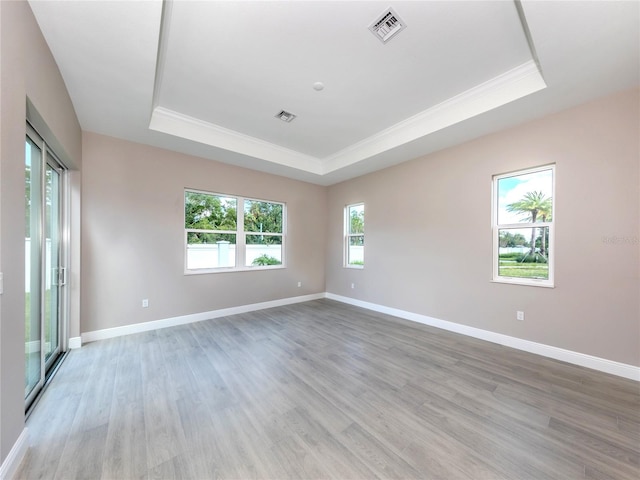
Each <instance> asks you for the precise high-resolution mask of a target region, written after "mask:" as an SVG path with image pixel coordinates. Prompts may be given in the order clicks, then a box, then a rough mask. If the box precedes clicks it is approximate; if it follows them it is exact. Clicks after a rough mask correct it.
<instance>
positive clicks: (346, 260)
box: [342, 202, 365, 269]
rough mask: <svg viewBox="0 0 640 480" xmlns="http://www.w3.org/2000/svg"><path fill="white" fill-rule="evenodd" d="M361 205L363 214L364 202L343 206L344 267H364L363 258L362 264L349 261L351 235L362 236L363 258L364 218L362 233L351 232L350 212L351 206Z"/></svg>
mask: <svg viewBox="0 0 640 480" xmlns="http://www.w3.org/2000/svg"><path fill="white" fill-rule="evenodd" d="M359 206H362V212H363V216H364V211H365V206H364V202H358V203H351V204H349V205H345V207H344V239H343V262H342V264H343V267H344V268H356V269H363V268H364V260H363V261H362V265H358V264H352V263H349V246H350V240H351V238H353V237H362V258H363V259H364V237H365V231H364V218H363V229H362V233H351V214H350V211H351V209H352V208H353V207H359Z"/></svg>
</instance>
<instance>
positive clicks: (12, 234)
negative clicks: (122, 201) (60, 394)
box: [0, 1, 82, 462]
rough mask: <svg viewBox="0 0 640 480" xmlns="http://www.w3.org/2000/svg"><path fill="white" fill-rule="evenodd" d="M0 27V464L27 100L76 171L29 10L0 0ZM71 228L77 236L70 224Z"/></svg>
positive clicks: (73, 140)
mask: <svg viewBox="0 0 640 480" xmlns="http://www.w3.org/2000/svg"><path fill="white" fill-rule="evenodd" d="M0 22H1V24H0V75H1V80H0V88H1V90H0V205H1V207H0V208H1V211H0V271H2V272H3V274H4V293H3V295H2V296H0V302H1V303H0V316H1V321H0V462H3V461H4V460H5V458H6V456H7V454H8V453H9V451H10V450H11V448H12V447H13V445H14V444H15V442H16V440H17V439H18V436H19V435H20V433H21V432H22V430H23V428H24V262H25V259H24V231H25V225H24V198H25V197H24V138H25V132H26V129H25V119H26V115H27V112H26V103H27V97H28V98H29V99H30V101H31V103H32V105H33V107H35V110H37V112H38V114H39V116H40V118H41V119H43V120H44V121H45V122H46V123H47V125H48V126H49V127H50V130H49V131H48V132H42V133H43V134H44V135H45V136H46V137H48V138H47V140H49V141H51V140H53V143H55V144H56V147H57V149H58V150H60V152H59V153H60V155H61V156H62V157H63V158H64V159H65V160H66V161H67V162H68V163H69V164H70V165H69V166H71V167H74V168H76V169H78V168H80V164H81V157H80V155H81V150H82V147H81V141H82V137H81V132H80V126H79V124H78V120H77V118H76V115H75V113H74V110H73V105H72V103H71V100H70V99H69V95H68V94H67V91H66V88H65V85H64V81H63V79H62V77H61V75H60V72H59V71H58V68H57V66H56V63H55V61H54V60H53V57H52V56H51V53H50V52H49V49H48V47H47V45H46V43H45V41H44V38H43V37H42V35H41V33H40V30H39V29H38V25H37V23H36V21H35V18H34V17H33V15H32V13H31V9H30V7H29V5H28V4H27V3H26V2H24V1H19V2H4V1H0ZM52 137H55V138H52ZM77 220H78V219H77V218H76V221H77ZM74 227H75V230H76V231H79V225H77V223H76V224H75V225H74ZM76 247H77V245H76ZM73 268H74V269H76V270H75V272H76V273H77V269H78V268H79V266H78V265H75V264H74V267H73ZM74 287H75V288H78V285H77V284H75V285H74ZM76 305H77V301H76ZM76 322H77V312H76ZM76 329H77V328H76Z"/></svg>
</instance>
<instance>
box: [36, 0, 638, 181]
mask: <svg viewBox="0 0 640 480" xmlns="http://www.w3.org/2000/svg"><path fill="white" fill-rule="evenodd" d="M30 4H31V6H32V9H33V11H34V14H35V16H36V18H37V20H38V23H39V25H40V27H41V29H42V32H43V34H44V36H45V38H46V40H47V42H48V44H49V46H50V48H51V51H52V53H53V55H54V57H55V58H56V61H57V62H58V65H59V68H60V71H61V72H62V75H63V77H64V80H65V82H66V84H67V88H68V90H69V93H70V95H71V99H72V101H73V103H74V107H75V109H76V112H77V114H78V118H79V120H80V124H81V126H82V128H83V129H84V130H87V131H93V132H97V133H101V134H104V135H110V136H114V137H118V138H123V139H127V140H132V141H136V142H140V143H145V144H149V145H154V146H158V147H162V148H167V149H170V150H175V151H178V152H183V153H188V154H192V155H198V156H201V157H204V158H209V159H213V160H219V161H222V162H226V163H231V164H235V165H240V166H244V167H249V168H254V169H257V170H261V171H265V172H271V173H275V174H279V175H286V176H289V177H292V178H297V179H300V180H306V181H310V182H314V183H318V184H322V185H329V184H332V183H336V182H339V181H342V180H345V179H348V178H351V177H354V176H357V175H361V174H364V173H368V172H371V171H374V170H377V169H380V168H384V167H386V166H389V165H393V164H396V163H399V162H403V161H406V160H409V159H411V158H415V157H418V156H421V155H424V154H426V153H430V152H432V151H436V150H439V149H442V148H446V147H448V146H451V145H455V144H458V143H461V142H464V141H467V140H470V139H472V138H476V137H478V136H480V135H484V134H486V133H489V132H493V131H497V130H500V129H503V128H507V127H509V126H511V125H516V124H519V123H522V122H524V121H527V120H530V119H533V118H537V117H540V116H542V115H545V114H549V113H552V112H555V111H558V110H561V109H563V108H567V107H570V106H573V105H576V104H579V103H582V102H585V101H587V100H589V99H592V98H596V97H599V96H602V95H606V94H608V93H611V92H614V91H618V90H621V89H625V88H630V87H632V86H635V85H638V84H640V3H638V2H636V1H630V2H592V1H589V2H555V1H549V2H532V1H527V0H525V1H522V2H516V3H514V2H512V1H469V2H457V1H443V2H434V1H404V2H395V1H387V2H377V1H336V2H331V1H315V2H314V1H280V2H278V1H270V2H263V1H257V2H247V1H207V2H191V1H175V2H164V3H163V2H161V1H148V2H139V1H125V2H115V1H55V0H54V1H30ZM389 7H392V8H393V9H394V10H395V12H396V13H397V15H398V16H399V17H400V18H401V19H402V20H403V21H404V22H405V23H406V25H407V27H406V28H405V29H404V30H402V31H400V32H399V33H398V34H397V35H395V36H394V37H393V38H392V39H391V40H390V41H389V42H388V43H386V44H384V43H382V42H381V41H379V40H378V39H377V38H376V37H375V36H374V35H373V34H372V33H371V32H370V31H369V29H368V27H369V26H370V25H371V24H372V23H373V22H374V20H375V19H376V18H378V17H379V16H380V15H381V14H382V13H384V12H385V11H387V9H388V8H389ZM315 82H322V83H323V84H324V89H323V90H321V91H316V90H315V89H314V88H313V84H314V83H315ZM280 110H286V111H289V112H292V113H294V114H296V115H297V118H296V119H295V120H294V121H293V122H291V123H285V122H283V121H281V120H279V119H277V118H275V117H274V116H275V115H276V114H277V113H278V112H279V111H280Z"/></svg>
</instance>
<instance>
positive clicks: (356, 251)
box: [344, 203, 364, 268]
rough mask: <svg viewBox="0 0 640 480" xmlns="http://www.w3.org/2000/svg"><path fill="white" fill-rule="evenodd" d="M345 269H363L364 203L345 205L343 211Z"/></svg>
mask: <svg viewBox="0 0 640 480" xmlns="http://www.w3.org/2000/svg"><path fill="white" fill-rule="evenodd" d="M344 217H345V222H344V223H345V228H344V230H345V235H344V241H345V243H344V250H345V254H344V259H345V260H344V263H345V267H354V268H362V267H364V203H358V204H355V205H347V206H346V207H345V209H344Z"/></svg>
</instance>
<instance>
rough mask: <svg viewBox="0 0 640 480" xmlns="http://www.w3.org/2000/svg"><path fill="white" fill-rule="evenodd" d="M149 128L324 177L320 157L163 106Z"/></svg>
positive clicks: (154, 110)
mask: <svg viewBox="0 0 640 480" xmlns="http://www.w3.org/2000/svg"><path fill="white" fill-rule="evenodd" d="M149 129H150V130H155V131H157V132H162V133H167V134H169V135H174V136H177V137H181V138H186V139H187V140H192V141H194V142H198V143H204V144H205V145H210V146H212V147H217V148H222V149H223V150H229V151H232V152H237V153H241V154H243V155H247V156H250V157H255V158H259V159H261V160H266V161H268V162H271V163H275V164H277V165H284V166H286V167H291V168H296V169H299V170H303V171H305V172H309V173H314V174H316V175H321V174H322V164H321V161H320V160H319V159H318V158H316V157H313V156H311V155H306V154H304V153H300V152H297V151H295V150H291V149H289V148H285V147H281V146H280V145H276V144H274V143H270V142H267V141H264V140H261V139H259V138H255V137H251V136H249V135H245V134H243V133H240V132H236V131H235V130H230V129H228V128H224V127H221V126H220V125H216V124H213V123H209V122H206V121H204V120H200V119H199V118H195V117H191V116H189V115H185V114H183V113H180V112H176V111H173V110H170V109H168V108H165V107H162V106H156V107H155V108H154V109H153V112H152V113H151V121H150V122H149Z"/></svg>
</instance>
